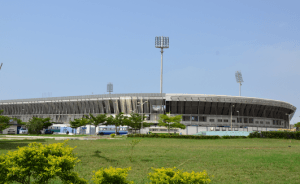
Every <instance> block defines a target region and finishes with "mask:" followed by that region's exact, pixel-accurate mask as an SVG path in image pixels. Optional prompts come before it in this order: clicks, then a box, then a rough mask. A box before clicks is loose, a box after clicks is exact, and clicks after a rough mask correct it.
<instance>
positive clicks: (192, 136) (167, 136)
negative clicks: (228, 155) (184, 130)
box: [127, 134, 247, 139]
mask: <svg viewBox="0 0 300 184" xmlns="http://www.w3.org/2000/svg"><path fill="white" fill-rule="evenodd" d="M127 137H142V138H144V137H150V138H178V139H222V138H223V139H238V138H247V137H246V136H222V137H220V136H218V135H212V136H206V135H175V134H128V135H127Z"/></svg>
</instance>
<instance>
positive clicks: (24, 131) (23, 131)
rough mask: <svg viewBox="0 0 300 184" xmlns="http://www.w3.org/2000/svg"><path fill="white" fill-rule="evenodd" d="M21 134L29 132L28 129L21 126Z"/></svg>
mask: <svg viewBox="0 0 300 184" xmlns="http://www.w3.org/2000/svg"><path fill="white" fill-rule="evenodd" d="M19 134H28V130H27V129H26V128H20V130H19Z"/></svg>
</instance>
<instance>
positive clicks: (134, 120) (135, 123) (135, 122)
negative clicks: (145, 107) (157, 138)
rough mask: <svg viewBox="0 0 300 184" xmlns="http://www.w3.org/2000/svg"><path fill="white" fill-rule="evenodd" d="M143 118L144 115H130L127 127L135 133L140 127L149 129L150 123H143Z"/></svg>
mask: <svg viewBox="0 0 300 184" xmlns="http://www.w3.org/2000/svg"><path fill="white" fill-rule="evenodd" d="M145 118H146V116H145V115H144V114H143V115H140V114H138V113H131V114H130V117H129V121H128V123H127V125H128V126H130V127H131V129H133V130H135V131H136V130H140V129H141V128H142V127H150V126H151V125H152V123H147V122H145V121H144V119H145Z"/></svg>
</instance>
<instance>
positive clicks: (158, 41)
mask: <svg viewBox="0 0 300 184" xmlns="http://www.w3.org/2000/svg"><path fill="white" fill-rule="evenodd" d="M155 47H156V48H169V37H163V36H156V37H155Z"/></svg>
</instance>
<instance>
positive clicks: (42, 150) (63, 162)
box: [0, 141, 87, 184]
mask: <svg viewBox="0 0 300 184" xmlns="http://www.w3.org/2000/svg"><path fill="white" fill-rule="evenodd" d="M65 144H66V141H65V142H64V143H55V144H49V145H43V144H41V143H35V142H34V143H30V144H29V145H28V146H27V147H21V148H20V147H19V148H18V150H17V151H13V152H11V151H10V152H8V153H7V154H5V155H1V156H0V178H1V180H0V184H4V183H14V182H18V183H24V184H25V183H48V182H49V181H50V180H51V179H54V178H56V177H58V178H60V179H61V180H62V182H63V183H77V184H84V183H87V181H86V180H85V179H82V178H80V177H79V176H78V173H76V172H74V171H73V169H74V167H75V164H76V163H78V162H79V160H78V158H77V157H75V156H74V154H73V149H74V148H70V147H69V146H66V145H65Z"/></svg>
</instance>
